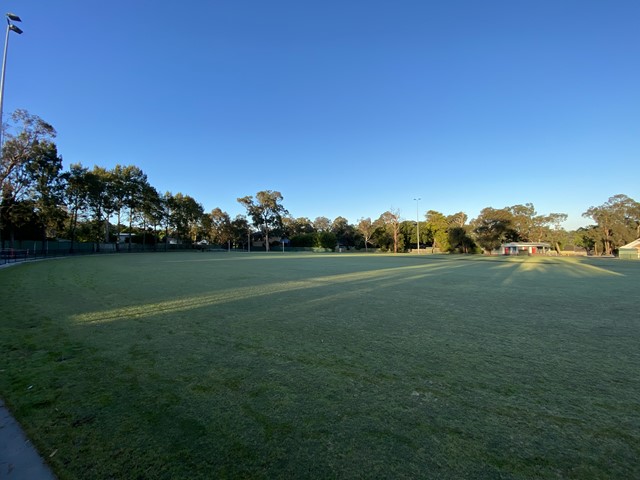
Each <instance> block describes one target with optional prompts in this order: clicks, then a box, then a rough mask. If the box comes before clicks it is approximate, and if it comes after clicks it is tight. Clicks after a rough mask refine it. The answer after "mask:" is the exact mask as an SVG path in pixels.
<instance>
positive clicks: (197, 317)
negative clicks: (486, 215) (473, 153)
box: [0, 252, 640, 480]
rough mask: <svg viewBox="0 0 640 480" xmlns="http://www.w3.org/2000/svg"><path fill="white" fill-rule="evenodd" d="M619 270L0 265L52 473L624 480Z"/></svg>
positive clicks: (634, 411)
mask: <svg viewBox="0 0 640 480" xmlns="http://www.w3.org/2000/svg"><path fill="white" fill-rule="evenodd" d="M639 286H640V262H633V261H621V260H617V259H558V258H503V257H500V258H497V257H495V258H486V257H480V256H473V257H462V256H451V257H449V256H422V257H418V256H410V255H397V256H393V255H388V256H386V255H366V254H354V255H350V254H335V255H333V254H328V255H298V254H282V253H276V252H273V253H270V254H264V253H263V254H246V253H244V254H240V253H238V254H234V253H231V254H229V253H199V252H198V253H196V252H194V253H166V254H165V253H163V254H131V255H124V254H123V255H103V256H93V257H85V258H72V259H63V260H54V261H44V262H35V263H31V264H26V265H19V266H15V267H11V268H6V269H2V270H0V301H1V305H0V354H1V357H0V358H1V359H2V360H1V364H0V396H1V397H2V398H4V400H5V402H6V404H7V405H8V406H9V408H10V409H11V410H12V412H13V413H14V415H15V416H16V418H17V419H18V421H20V422H21V423H22V424H23V426H24V427H25V430H26V431H27V433H28V434H29V436H30V437H31V438H32V440H33V442H34V443H35V444H36V446H37V447H38V448H39V450H40V452H41V454H42V455H43V456H44V457H45V459H46V460H47V461H48V463H50V465H51V466H52V468H53V469H54V471H55V472H56V474H57V475H58V476H59V478H60V479H63V480H64V479H78V478H92V479H93V478H96V479H97V478H100V479H106V478H118V479H121V478H145V479H147V478H149V479H154V478H167V479H169V478H172V479H173V478H185V479H187V478H188V479H195V478H265V479H267V478H268V479H273V478H287V479H292V478H314V479H316V478H341V479H343V478H344V479H348V478H394V479H397V478H456V479H458V478H486V479H496V478H503V479H511V478H513V479H525V478H536V479H551V478H553V479H557V478H575V479H592V478H593V479H595V478H616V479H623V478H624V479H627V478H640V461H639V460H638V459H640V308H639V307H640V296H639V295H638V290H639V289H638V287H639Z"/></svg>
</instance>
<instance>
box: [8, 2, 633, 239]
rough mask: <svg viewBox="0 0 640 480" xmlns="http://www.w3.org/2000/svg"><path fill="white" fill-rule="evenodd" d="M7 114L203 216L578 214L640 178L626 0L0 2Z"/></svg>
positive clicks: (66, 155) (69, 157) (65, 152)
mask: <svg viewBox="0 0 640 480" xmlns="http://www.w3.org/2000/svg"><path fill="white" fill-rule="evenodd" d="M4 7H5V9H6V11H10V12H13V13H16V14H18V15H20V16H21V17H22V20H23V22H22V24H21V25H20V26H21V28H22V29H23V30H24V34H23V35H21V36H18V35H15V34H12V36H11V39H10V48H9V58H8V65H7V75H6V84H5V105H4V112H5V116H6V115H7V114H9V113H10V112H11V111H13V110H14V109H15V108H25V109H27V110H28V111H29V112H30V113H32V114H36V115H39V116H40V117H42V118H44V119H45V120H47V121H48V122H50V123H51V124H53V125H54V127H55V128H56V129H57V131H58V137H57V144H58V149H59V152H60V154H61V155H62V157H63V159H64V163H65V166H68V165H69V164H71V163H76V162H81V163H83V164H84V165H86V166H89V167H92V166H93V165H94V164H97V165H100V166H104V167H108V168H110V167H112V166H114V165H115V164H117V163H120V164H135V165H137V166H139V167H140V168H142V170H143V171H144V172H145V173H147V175H148V177H149V180H150V182H151V184H152V185H154V186H155V187H156V188H158V189H159V190H160V191H162V192H164V191H167V190H168V191H172V192H173V193H177V192H182V193H184V194H188V195H191V196H193V197H194V198H195V199H196V200H198V201H199V202H200V203H202V204H203V206H204V207H205V209H206V210H207V211H210V210H211V209H213V208H215V207H220V208H222V209H223V210H226V211H227V212H229V213H230V214H231V215H232V216H234V215H236V214H238V213H244V211H243V209H242V207H241V206H240V205H239V204H238V203H237V202H236V198H238V197H242V196H245V195H253V194H255V193H256V192H257V191H259V190H265V189H269V190H278V191H280V192H281V193H282V194H283V196H284V202H283V203H284V206H285V207H286V208H288V209H289V211H290V213H291V214H292V215H293V216H295V217H300V216H306V217H309V218H311V219H313V218H315V217H317V216H326V217H329V218H331V219H333V218H335V217H337V216H339V215H340V216H344V217H346V218H348V219H349V220H350V221H351V222H354V223H355V222H356V221H357V220H358V219H359V218H361V217H372V218H377V217H378V216H379V215H380V214H381V213H383V212H384V211H385V210H389V209H391V208H394V209H399V210H400V213H401V215H402V216H403V217H404V218H407V219H413V218H415V217H416V202H415V201H414V200H413V199H414V198H416V197H420V198H421V199H422V200H421V201H420V202H419V205H418V206H419V210H420V213H421V214H422V213H424V212H425V211H426V210H428V209H435V210H439V211H441V212H443V213H445V214H452V213H455V212H457V211H464V212H466V213H467V214H468V215H469V217H470V218H473V217H475V216H477V214H478V213H479V211H480V210H481V209H482V208H484V207H489V206H491V207H494V208H501V207H504V206H507V205H514V204H518V203H528V202H530V203H533V204H534V205H535V207H536V209H537V211H538V212H539V213H549V212H564V213H567V214H569V221H568V222H567V223H566V224H565V226H566V227H567V228H576V227H577V226H580V225H584V224H586V223H588V222H587V221H586V220H585V219H583V218H582V217H581V213H582V212H584V211H585V210H586V209H587V208H589V207H590V206H591V205H600V204H602V203H603V202H604V201H606V200H607V198H608V197H610V196H612V195H615V194H618V193H624V194H627V195H629V196H631V197H632V198H634V199H636V200H640V198H639V197H640V195H639V194H638V193H639V192H638V190H639V187H638V184H639V183H638V179H639V178H640V161H639V158H640V155H639V154H640V118H639V112H640V28H638V25H639V24H640V2H638V1H637V0H632V1H626V0H619V1H615V2H603V1H591V0H580V1H561V0H536V1H524V0H521V1H520V0H509V1H487V2H478V1H475V0H458V1H455V0H454V1H444V0H443V1H440V2H428V1H424V0H423V1H396V2H391V1H377V0H359V1H345V0H342V1H334V0H324V1H322V2H320V1H315V2H313V1H300V0H287V1H278V0H274V1H267V0H259V1H258V0H219V1H206V2H205V1H186V2H167V1H163V0H153V1H152V0H140V1H126V2H125V1H120V0H111V1H109V2H97V1H79V0H75V1H70V0H58V1H55V2H52V1H51V0H20V1H17V0H16V1H9V2H4Z"/></svg>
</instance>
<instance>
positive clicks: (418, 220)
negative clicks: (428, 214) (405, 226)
mask: <svg viewBox="0 0 640 480" xmlns="http://www.w3.org/2000/svg"><path fill="white" fill-rule="evenodd" d="M413 200H414V201H415V202H416V240H417V242H418V255H420V214H419V213H418V202H419V201H420V200H422V199H421V198H420V197H418V198H414V199H413Z"/></svg>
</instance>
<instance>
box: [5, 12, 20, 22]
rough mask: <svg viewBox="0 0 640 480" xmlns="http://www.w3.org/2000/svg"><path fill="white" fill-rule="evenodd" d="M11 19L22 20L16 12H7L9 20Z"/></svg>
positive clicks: (13, 20) (14, 20)
mask: <svg viewBox="0 0 640 480" xmlns="http://www.w3.org/2000/svg"><path fill="white" fill-rule="evenodd" d="M9 20H11V21H12V22H21V21H22V20H20V17H19V16H18V15H16V14H15V13H7V21H9Z"/></svg>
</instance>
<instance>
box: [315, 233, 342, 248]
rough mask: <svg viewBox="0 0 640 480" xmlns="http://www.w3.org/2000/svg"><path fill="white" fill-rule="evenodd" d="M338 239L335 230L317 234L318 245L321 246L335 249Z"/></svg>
mask: <svg viewBox="0 0 640 480" xmlns="http://www.w3.org/2000/svg"><path fill="white" fill-rule="evenodd" d="M337 241H338V239H337V238H336V234H335V233H333V232H318V233H317V234H316V246H317V247H320V248H330V249H332V250H333V249H335V248H336V244H337Z"/></svg>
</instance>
